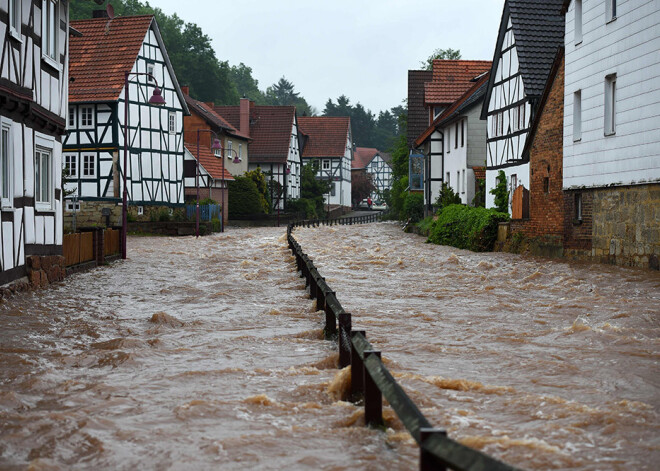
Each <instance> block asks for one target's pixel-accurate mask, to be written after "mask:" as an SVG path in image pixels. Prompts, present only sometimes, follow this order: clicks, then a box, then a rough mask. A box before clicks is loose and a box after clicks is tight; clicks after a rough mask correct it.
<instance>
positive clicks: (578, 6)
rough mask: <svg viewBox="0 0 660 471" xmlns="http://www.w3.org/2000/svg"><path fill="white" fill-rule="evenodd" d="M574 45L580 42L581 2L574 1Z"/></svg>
mask: <svg viewBox="0 0 660 471" xmlns="http://www.w3.org/2000/svg"><path fill="white" fill-rule="evenodd" d="M574 36H575V44H580V43H581V42H582V0H575V32H574Z"/></svg>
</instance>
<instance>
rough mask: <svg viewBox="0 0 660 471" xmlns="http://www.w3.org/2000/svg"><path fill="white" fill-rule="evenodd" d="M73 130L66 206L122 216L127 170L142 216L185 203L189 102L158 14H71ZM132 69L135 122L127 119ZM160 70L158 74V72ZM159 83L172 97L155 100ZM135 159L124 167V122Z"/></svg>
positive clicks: (92, 215) (85, 213) (88, 216)
mask: <svg viewBox="0 0 660 471" xmlns="http://www.w3.org/2000/svg"><path fill="white" fill-rule="evenodd" d="M71 25H72V27H73V28H75V29H76V30H77V31H79V32H80V33H81V35H80V36H79V37H74V38H72V40H71V45H70V55H71V61H70V65H69V73H70V77H71V83H70V86H69V116H68V123H67V128H68V134H67V137H66V140H65V142H64V164H65V166H66V167H67V168H68V171H69V172H68V173H69V174H70V180H69V181H70V183H67V185H66V188H67V190H71V191H73V194H72V195H71V197H70V199H68V200H67V203H66V211H67V214H69V215H70V214H71V212H72V211H76V212H77V219H78V223H79V224H85V223H88V224H89V223H104V222H105V221H106V218H105V217H102V216H103V215H104V209H105V214H107V213H108V212H109V213H110V217H109V222H110V224H111V225H119V224H121V200H122V192H123V178H124V172H125V174H126V175H125V176H126V181H127V188H128V201H129V208H128V209H129V212H130V213H131V214H133V215H135V216H136V217H138V219H139V218H140V217H148V214H149V212H151V211H156V210H160V209H162V208H168V209H171V208H174V207H177V206H182V205H183V203H184V182H183V160H184V144H183V116H184V114H188V107H187V105H186V102H185V99H184V97H183V94H182V92H181V89H180V87H179V84H178V82H177V79H176V76H175V75H174V70H173V68H172V64H171V63H170V60H169V57H168V55H167V51H166V50H165V46H164V44H163V40H162V38H161V35H160V32H159V29H158V25H157V24H156V20H155V19H154V17H153V16H151V15H147V16H127V17H116V18H114V19H109V18H95V19H90V20H78V21H72V22H71ZM127 72H129V73H130V75H129V101H130V102H129V104H128V122H125V121H124V110H125V106H126V103H125V93H124V92H125V90H124V82H125V73H127ZM146 74H151V75H146ZM152 77H153V78H152ZM155 87H159V88H160V89H161V91H162V96H163V98H164V99H165V101H166V104H165V105H164V106H162V107H156V106H151V105H150V104H149V103H148V101H149V98H150V97H151V96H152V93H153V91H154V89H155ZM125 126H128V164H127V168H126V169H124V168H123V167H124V165H123V155H124V130H125ZM76 200H77V203H76Z"/></svg>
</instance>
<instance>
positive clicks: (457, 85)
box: [424, 59, 492, 104]
mask: <svg viewBox="0 0 660 471" xmlns="http://www.w3.org/2000/svg"><path fill="white" fill-rule="evenodd" d="M491 65H492V62H491V61H469V60H445V59H442V60H434V61H433V80H432V81H431V82H428V83H426V84H425V85H424V103H426V104H449V103H453V102H454V101H456V100H457V99H458V98H460V96H461V95H463V93H465V91H466V90H467V89H468V88H470V87H471V86H472V84H473V82H471V80H472V79H474V78H475V77H477V76H478V75H480V74H482V73H484V72H487V71H489V70H490V68H491Z"/></svg>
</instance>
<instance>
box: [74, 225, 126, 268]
mask: <svg viewBox="0 0 660 471" xmlns="http://www.w3.org/2000/svg"><path fill="white" fill-rule="evenodd" d="M120 233H121V231H120V230H119V229H98V230H97V231H87V232H76V233H74V234H64V239H63V241H62V251H63V254H64V260H65V264H66V266H67V267H71V266H75V265H80V264H82V263H87V262H93V261H97V262H98V261H99V260H104V259H105V257H108V256H113V255H116V254H119V252H120V245H119V242H120ZM100 234H103V252H102V253H103V258H101V257H98V256H97V240H98V238H99V237H100ZM101 263H102V262H101Z"/></svg>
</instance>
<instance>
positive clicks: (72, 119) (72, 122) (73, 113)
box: [69, 106, 76, 128]
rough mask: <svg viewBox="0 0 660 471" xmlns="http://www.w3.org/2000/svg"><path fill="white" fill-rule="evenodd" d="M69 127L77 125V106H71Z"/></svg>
mask: <svg viewBox="0 0 660 471" xmlns="http://www.w3.org/2000/svg"><path fill="white" fill-rule="evenodd" d="M69 127H70V128H75V127H76V107H75V106H69Z"/></svg>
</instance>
